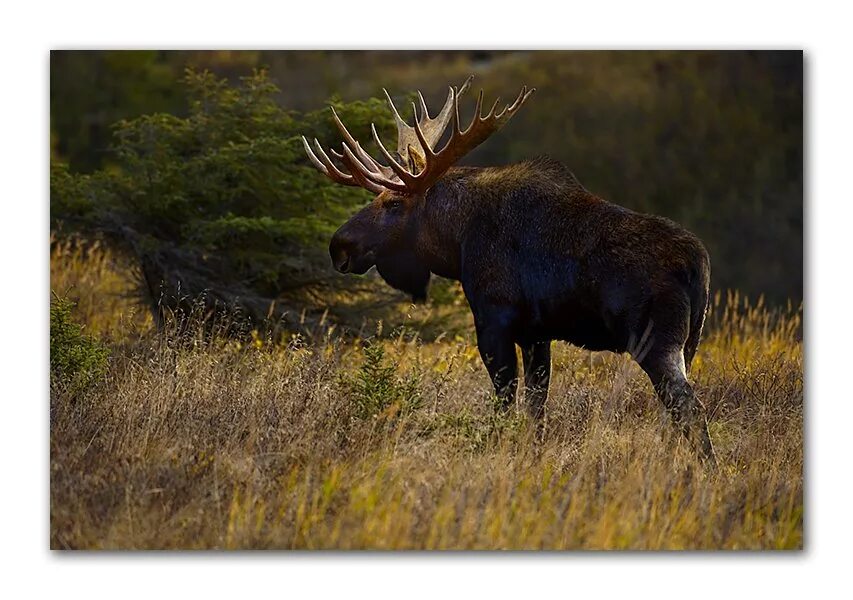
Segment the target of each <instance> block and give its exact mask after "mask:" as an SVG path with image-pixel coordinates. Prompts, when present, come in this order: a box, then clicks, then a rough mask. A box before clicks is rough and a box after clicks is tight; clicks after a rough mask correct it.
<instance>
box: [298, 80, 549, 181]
mask: <svg viewBox="0 0 853 600" xmlns="http://www.w3.org/2000/svg"><path fill="white" fill-rule="evenodd" d="M472 79H473V75H472V76H471V77H469V78H468V79H467V80H466V81H465V83H464V84H463V85H462V87H461V88H456V87H451V88H450V90H449V93H448V95H447V101H446V102H445V103H444V107H443V108H442V109H441V111H440V112H439V113H438V115H437V116H436V118H435V119H431V118H430V116H429V111H428V109H427V106H426V102H425V101H424V98H423V95H422V94H421V93H420V91H419V92H418V98H419V100H420V104H421V118H420V119H418V111H417V108H416V107H415V104H414V102H413V103H412V110H413V112H414V116H415V125H414V127H412V126H410V125H409V124H408V123H406V122H405V121H404V120H403V119H402V118H401V117H400V113H399V112H398V111H397V107H396V106H394V102H393V101H392V100H391V96H389V95H388V92H387V91H386V92H385V96H386V97H387V99H388V104H389V105H390V106H391V110H392V111H393V113H394V120H395V121H396V123H397V155H398V156H399V157H400V159H402V161H403V164H401V163H400V162H398V161H397V159H396V158H395V157H394V156H392V155H391V153H390V152H389V151H388V150H387V149H386V148H385V145H384V144H383V143H382V140H380V139H379V134H377V133H376V127H375V126H374V125H373V124H371V126H370V128H371V131H372V132H373V139H374V141H375V142H376V145H377V146H378V147H379V151H380V152H381V153H382V155H383V156H384V157H385V160H387V161H388V163H389V166H385V165H383V164H381V163H379V162H378V161H376V160H375V159H374V158H373V157H372V156H370V155H369V154H368V153H367V152H365V151H364V149H363V148H362V147H361V144H359V143H358V141H357V140H356V139H355V138H354V137H353V136H352V135H351V134H350V132H349V131H348V130H347V128H346V126H344V124H343V122H342V121H341V120H340V118H338V115H337V113H336V112H335V109H334V108H332V116H333V118H334V121H335V125H337V127H338V129H339V130H340V132H341V135H342V136H343V138H344V141H343V143H342V149H343V153H338V152H335V151H334V150H331V153H332V156H334V157H335V158H336V159H337V160H339V161H340V162H342V163H343V164H344V166H345V167H346V168H347V170H348V171H349V172H348V173H345V172H343V171H341V170H340V169H339V168H338V167H336V166H335V164H334V163H333V162H332V160H331V159H330V158H329V156H328V155H327V154H326V153H325V151H324V150H323V147H322V146H321V145H320V142H319V141H317V139H316V138H315V139H314V145H315V147H316V149H317V154H315V153H314V152H313V151H312V150H311V146H310V145H309V144H308V140H307V139H305V136H302V142H303V144H304V145H305V151H306V152H307V153H308V158H310V159H311V162H312V163H314V166H316V167H317V168H318V169H319V170H320V171H321V172H322V173H323V174H325V175H326V176H328V177H329V178H330V179H332V181H336V182H337V183H341V184H344V185H352V186H360V187H363V188H365V189H367V190H370V191H371V192H374V193H379V192H382V191H383V190H392V191H395V192H400V193H403V194H408V195H414V194H419V193H423V192H425V191H426V190H428V189H429V188H430V187H431V186H432V185H433V184H434V183H435V182H436V181H437V180H438V179H439V178H441V177H442V176H443V175H444V174H445V173H446V172H447V170H448V169H450V167H452V166H453V165H454V164H455V163H456V161H458V160H459V159H460V158H462V157H463V156H465V155H466V154H467V153H468V152H470V151H471V150H473V149H474V148H476V147H477V146H478V145H479V144H481V143H482V142H483V141H485V140H486V138H488V137H489V136H490V135H492V134H493V133H495V132H496V131H497V130H498V129H500V128H501V127H503V126H504V125H505V124H506V122H507V121H509V119H510V118H512V116H513V115H514V114H515V113H516V112H518V109H519V108H521V105H522V104H524V102H525V101H526V100H527V98H529V97H530V95H531V94H532V93H533V92H534V91H536V90H535V88H530V89H529V90H528V89H527V86H522V88H521V92H519V94H518V97H517V98H516V99H515V101H514V102H513V103H512V104H509V105H507V106H506V107H504V109H503V110H501V111H500V112H495V111H496V109H497V107H498V103H499V102H500V99H498V100H495V103H494V104H493V105H492V108H491V110H490V111H489V112H488V114H486V116H483V115H482V108H483V92H482V90H481V91H480V94H479V96H478V97H477V104H476V107H475V109H474V117H473V119H472V121H471V124H470V125H468V127H467V128H466V129H465V130H464V131H463V130H462V129H461V128H460V126H459V96H461V95H462V94H464V93H465V92H466V91H467V90H468V87H469V86H470V84H471V80H472ZM448 126H452V129H451V133H450V138H449V139H448V140H447V143H446V144H445V145H444V148H442V149H441V150H438V151H436V149H435V147H436V145H437V144H438V142H439V140H440V139H441V137H442V135H443V134H444V132H445V131H446V130H447V128H448ZM318 156H319V158H318Z"/></svg>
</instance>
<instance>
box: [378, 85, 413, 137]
mask: <svg viewBox="0 0 853 600" xmlns="http://www.w3.org/2000/svg"><path fill="white" fill-rule="evenodd" d="M382 91H383V92H385V99H386V100H388V106H390V107H391V111H392V112H393V113H394V121H396V122H397V128H398V129H399V128H400V126H401V125H402V126H403V127H408V125H407V124H406V122H405V121H404V120H403V118H402V117H401V116H400V113H398V112H397V107H396V106H394V101H393V100H391V94H389V93H388V90H386V89H385V88H382Z"/></svg>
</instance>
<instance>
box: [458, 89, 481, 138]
mask: <svg viewBox="0 0 853 600" xmlns="http://www.w3.org/2000/svg"><path fill="white" fill-rule="evenodd" d="M482 110H483V90H480V93H479V94H478V95H477V104H476V105H475V106H474V118H472V119H471V124H470V125H469V126H468V129H466V130H465V131H463V132H462V135H465V134H466V133H468V132H469V131H471V130H472V129H473V128H474V126H475V125H477V123H478V122H480V121H482V120H483V115H482V114H481V111H482Z"/></svg>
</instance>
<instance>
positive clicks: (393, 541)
mask: <svg viewBox="0 0 853 600" xmlns="http://www.w3.org/2000/svg"><path fill="white" fill-rule="evenodd" d="M261 67H264V68H263V69H260V68H261ZM470 73H475V74H476V75H477V80H476V81H477V83H479V84H480V85H481V86H482V87H484V88H485V89H486V92H487V94H489V95H490V96H492V97H494V96H497V95H499V94H504V95H505V96H506V95H507V94H511V93H512V92H513V91H514V90H516V89H517V87H518V86H519V85H520V84H521V83H527V84H528V85H534V86H536V87H537V88H538V92H537V94H536V96H535V97H534V98H533V100H532V102H533V103H532V104H531V105H530V109H527V108H526V109H525V111H523V112H522V113H520V114H519V115H518V117H516V118H515V119H514V120H513V122H512V123H511V124H510V125H509V126H508V127H507V128H506V129H505V130H503V131H501V132H499V134H497V135H496V136H494V138H493V139H491V140H490V141H489V142H488V143H487V144H484V145H483V146H482V147H481V148H478V149H477V150H476V151H475V152H474V153H472V155H470V156H469V157H466V159H465V162H466V163H467V164H503V163H508V162H512V161H516V160H522V159H525V158H529V157H532V156H534V155H536V154H540V153H545V154H550V155H552V156H554V157H555V158H558V159H560V160H562V161H564V162H565V163H566V164H567V165H568V166H569V167H570V168H571V169H572V170H573V171H574V172H575V173H576V175H577V176H578V177H579V178H580V180H581V181H582V182H583V183H584V184H585V185H586V186H587V187H588V188H590V189H591V190H593V191H594V192H596V193H598V194H600V195H602V196H603V197H605V198H607V199H609V200H612V201H615V202H618V203H620V204H623V205H625V206H628V207H631V208H635V209H638V210H644V211H650V212H656V213H659V214H664V215H666V216H669V217H671V218H674V219H675V220H677V221H680V222H681V223H683V224H685V225H687V226H688V227H689V228H690V229H692V230H693V231H695V232H696V233H697V234H699V235H700V236H701V237H702V238H703V240H705V242H706V244H707V245H708V247H709V250H710V252H711V257H712V270H713V276H712V285H713V286H714V291H715V300H714V306H713V310H712V312H711V316H710V319H709V322H708V325H707V328H706V333H705V336H704V341H703V343H702V344H701V345H700V348H699V353H698V354H697V357H696V359H695V361H694V366H693V371H692V373H691V380H692V381H693V382H694V385H695V388H696V390H697V393H698V395H699V397H700V399H701V400H702V401H703V402H704V403H705V405H706V406H707V408H708V410H709V415H710V430H711V436H712V439H713V441H714V443H715V446H716V449H717V452H718V455H719V459H720V464H721V468H720V469H719V470H718V471H716V472H707V471H705V470H703V469H701V468H699V466H698V464H697V463H696V461H695V458H694V457H693V455H692V453H691V452H690V451H689V449H687V448H686V447H685V444H684V442H683V441H682V440H681V439H680V437H679V436H678V435H675V434H674V428H673V427H672V426H671V423H670V422H669V421H668V418H667V416H666V415H665V414H664V413H663V411H662V409H661V406H660V403H659V402H658V401H657V399H656V398H655V396H654V393H653V390H652V389H651V385H650V384H649V383H648V380H647V378H646V377H645V375H643V374H642V372H641V371H640V370H639V369H638V368H637V367H636V365H635V364H634V363H633V362H631V360H630V359H629V358H627V357H622V356H615V355H612V354H608V353H600V354H599V353H589V352H586V351H583V350H580V349H577V348H572V347H569V346H567V345H563V344H557V345H556V346H555V356H554V375H553V380H552V384H551V395H550V398H549V401H548V405H547V413H548V429H547V434H546V439H545V442H544V444H542V445H541V446H538V447H537V446H535V445H533V444H532V443H531V439H530V438H531V433H532V432H531V428H529V427H528V423H527V422H526V417H525V416H524V412H523V411H511V412H510V413H508V414H500V413H498V412H496V411H495V410H494V406H493V402H494V397H493V395H492V392H491V386H490V384H489V381H488V376H487V374H486V371H485V369H484V368H483V366H482V363H481V361H480V359H479V356H478V354H477V350H476V346H475V339H474V335H473V327H472V325H471V318H470V314H469V313H468V311H467V307H466V305H465V301H464V298H462V297H461V295H460V293H459V289H458V286H457V285H455V284H451V283H449V282H446V281H441V280H438V281H436V282H434V284H433V286H432V288H431V290H430V303H429V304H428V305H424V306H416V307H415V306H411V305H409V304H408V302H405V298H404V297H403V296H402V295H400V294H397V293H395V292H393V291H391V290H389V289H388V288H387V286H385V285H384V284H382V283H381V282H379V281H378V280H377V279H376V277H375V276H373V277H371V276H368V277H366V278H352V277H350V278H347V277H341V276H337V275H335V274H334V273H333V272H332V271H331V266H330V265H329V261H328V258H327V254H326V252H327V251H326V246H327V244H328V237H329V235H330V233H331V232H332V231H333V230H334V228H336V227H337V226H338V225H339V224H341V223H342V222H343V221H344V220H345V219H346V217H347V215H349V214H350V213H352V212H353V211H355V210H356V209H357V208H358V207H359V206H360V205H362V204H363V203H365V202H367V201H368V200H369V199H370V197H371V195H370V194H368V193H366V192H363V191H361V190H357V189H354V188H345V187H342V186H338V185H335V184H332V183H331V182H329V181H328V180H326V179H325V178H324V177H323V176H321V175H320V174H319V173H317V172H316V171H315V170H314V169H313V167H311V166H310V164H309V163H308V162H307V160H306V159H305V157H304V156H303V151H302V148H301V141H300V140H299V137H298V136H299V135H300V134H302V133H307V134H310V135H312V136H313V135H316V136H317V137H319V138H320V139H321V141H323V142H324V143H327V144H331V143H335V142H337V141H338V138H337V135H336V132H334V131H333V129H332V128H331V123H330V121H329V118H328V109H327V108H324V105H325V104H326V103H327V102H330V103H332V104H334V105H335V106H336V109H337V110H338V111H339V112H340V113H343V115H344V117H345V119H346V121H347V123H348V124H352V126H353V128H354V129H355V130H356V132H357V134H358V135H360V136H361V137H362V138H365V137H366V127H367V125H368V124H369V123H370V122H371V121H373V122H376V123H377V125H378V126H379V127H380V128H383V129H384V130H385V131H387V132H388V136H389V138H391V137H392V134H391V132H390V131H389V127H390V122H389V114H388V112H387V110H386V109H385V107H384V105H383V104H382V103H381V102H379V101H378V100H377V98H378V97H379V94H380V92H381V87H382V86H386V87H388V88H389V91H391V93H392V94H394V95H395V97H396V98H398V99H401V100H402V99H404V98H405V97H406V95H407V94H409V93H410V92H411V90H413V89H415V88H417V87H420V88H421V89H422V90H423V91H424V93H425V95H426V96H427V99H428V101H430V102H431V103H438V102H440V101H441V99H442V97H443V93H444V89H445V88H444V86H445V85H446V84H447V83H450V82H461V81H462V80H463V79H464V77H466V76H467V75H468V74H470ZM50 179H51V230H52V232H51V264H50V273H51V288H52V290H53V292H54V296H53V301H52V304H51V314H50V318H51V373H50V386H51V398H50V402H51V406H50V428H51V435H50V444H51V474H50V481H51V547H52V548H382V549H385V548H388V549H390V548H455V549H462V548H465V549H492V548H506V549H519V548H525V549H528V548H529V549H534V548H547V549H578V548H584V549H602V548H625V549H681V548H701V549H714V548H737V549H742V548H801V547H802V545H803V527H802V525H803V367H802V357H803V348H802V304H801V298H802V217H803V204H802V55H801V53H786V52H785V53H775V52H759V53H746V52H680V53H678V52H640V53H626V52H510V53H506V52H54V53H53V54H52V56H51V172H50ZM728 288H736V289H740V290H743V291H744V292H745V293H735V292H726V291H725V290H727V289H728ZM748 297H751V298H759V297H761V299H760V300H756V301H753V302H750V301H749V300H747V298H748ZM226 306H227V307H229V308H232V309H237V310H236V312H234V311H230V310H229V311H224V310H223V311H216V310H214V311H211V310H210V309H211V308H212V307H213V308H216V307H218V308H224V307H226ZM268 317H270V319H268ZM343 330H346V334H345V335H342V331H343ZM235 334H236V335H235Z"/></svg>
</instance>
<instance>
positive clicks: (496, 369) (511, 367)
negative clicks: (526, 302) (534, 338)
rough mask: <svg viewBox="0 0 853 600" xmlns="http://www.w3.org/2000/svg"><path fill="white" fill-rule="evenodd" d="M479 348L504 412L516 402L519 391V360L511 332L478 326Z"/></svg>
mask: <svg viewBox="0 0 853 600" xmlns="http://www.w3.org/2000/svg"><path fill="white" fill-rule="evenodd" d="M477 348H478V349H479V350H480V356H481V357H482V359H483V363H484V364H485V365H486V370H488V371H489V376H490V377H491V378H492V384H493V385H494V386H495V392H496V393H497V395H498V400H499V401H500V407H501V409H502V410H504V411H506V410H508V409H509V408H510V407H511V406H512V405H513V403H514V402H515V393H516V390H517V389H518V359H517V358H516V356H515V343H514V342H513V340H512V337H511V336H510V335H509V332H508V331H507V330H506V329H505V328H502V327H499V326H496V325H494V324H485V325H483V326H479V325H478V326H477Z"/></svg>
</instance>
